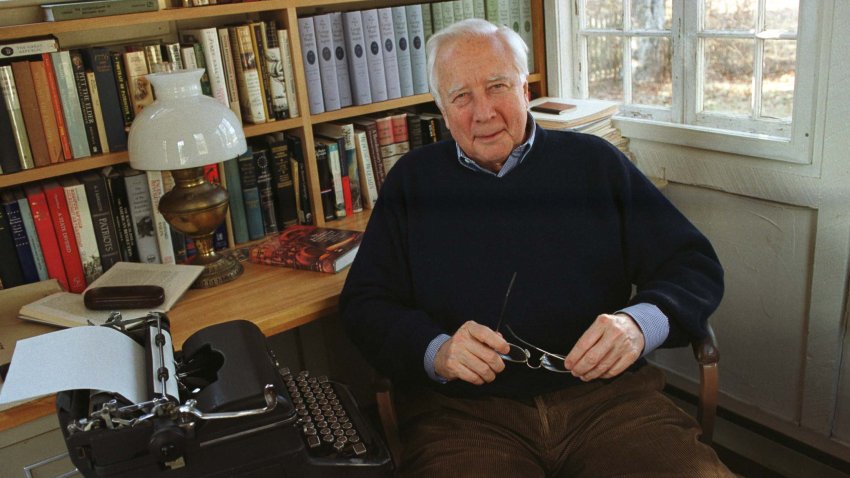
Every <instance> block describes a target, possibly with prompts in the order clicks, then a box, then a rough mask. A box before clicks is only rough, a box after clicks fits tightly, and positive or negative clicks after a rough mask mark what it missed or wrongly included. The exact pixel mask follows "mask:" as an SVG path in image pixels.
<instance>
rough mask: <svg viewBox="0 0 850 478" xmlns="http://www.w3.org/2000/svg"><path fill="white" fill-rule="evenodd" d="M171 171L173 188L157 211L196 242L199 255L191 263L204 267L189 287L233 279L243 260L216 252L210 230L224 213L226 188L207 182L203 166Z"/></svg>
mask: <svg viewBox="0 0 850 478" xmlns="http://www.w3.org/2000/svg"><path fill="white" fill-rule="evenodd" d="M171 175H172V176H173V177H174V183H175V185H174V189H172V190H171V191H169V192H167V193H165V194H164V195H163V196H162V199H160V201H159V211H160V212H161V213H162V215H163V216H164V217H165V220H166V221H168V223H169V224H170V225H171V226H172V227H173V228H174V229H176V230H178V231H180V232H182V233H184V234H186V235H188V236H189V237H191V238H192V239H193V240H194V242H195V248H196V249H197V251H198V255H197V256H195V259H194V260H193V261H192V263H193V264H195V265H201V266H204V271H203V272H202V273H201V275H200V276H199V277H198V279H197V280H195V283H194V284H192V287H193V288H195V289H203V288H208V287H215V286H217V285H220V284H224V283H226V282H230V281H232V280H234V279H236V278H237V277H239V275H240V274H242V271H243V267H242V264H240V263H239V261H238V260H237V259H236V258H234V257H233V256H231V255H223V256H222V255H219V254H218V253H217V252H216V250H215V248H214V247H213V234H214V233H215V230H216V229H217V228H218V226H219V225H221V223H223V222H224V217H225V215H226V214H227V206H228V197H229V196H228V194H227V191H226V190H225V189H224V188H222V187H221V186H219V185H217V184H211V183H209V182H207V180H206V178H205V177H204V168H203V167H197V168H187V169H175V170H172V171H171Z"/></svg>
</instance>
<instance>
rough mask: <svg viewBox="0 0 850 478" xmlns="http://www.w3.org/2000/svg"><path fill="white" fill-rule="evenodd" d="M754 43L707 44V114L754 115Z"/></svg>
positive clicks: (720, 41)
mask: <svg viewBox="0 0 850 478" xmlns="http://www.w3.org/2000/svg"><path fill="white" fill-rule="evenodd" d="M753 45H754V42H753V41H752V40H727V39H716V38H709V39H706V40H705V84H704V86H703V111H711V112H718V113H719V112H723V113H741V114H746V115H749V114H751V113H752V96H753Z"/></svg>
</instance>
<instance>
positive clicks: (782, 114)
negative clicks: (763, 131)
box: [762, 40, 797, 121]
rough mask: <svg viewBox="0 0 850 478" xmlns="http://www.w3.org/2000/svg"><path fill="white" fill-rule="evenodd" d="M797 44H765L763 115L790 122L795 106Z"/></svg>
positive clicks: (779, 41) (773, 42)
mask: <svg viewBox="0 0 850 478" xmlns="http://www.w3.org/2000/svg"><path fill="white" fill-rule="evenodd" d="M796 50H797V42H795V41H793V40H768V41H765V42H764V78H763V79H762V115H763V116H768V117H771V118H781V119H785V120H788V121H790V120H791V110H792V106H793V105H794V81H795V78H796V71H795V62H794V60H795V58H796V56H797V55H796Z"/></svg>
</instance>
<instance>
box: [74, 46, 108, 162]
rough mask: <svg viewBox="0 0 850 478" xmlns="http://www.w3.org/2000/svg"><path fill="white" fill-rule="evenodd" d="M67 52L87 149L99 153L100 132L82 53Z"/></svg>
mask: <svg viewBox="0 0 850 478" xmlns="http://www.w3.org/2000/svg"><path fill="white" fill-rule="evenodd" d="M68 54H69V55H70V56H71V66H72V68H73V73H74V82H75V84H76V86H77V95H78V96H79V98H80V109H81V112H82V115H83V127H84V128H85V132H86V139H87V140H88V145H89V151H90V152H91V154H100V153H102V152H103V151H102V150H101V148H100V134H99V132H98V130H97V121H96V120H95V114H94V105H93V104H92V99H91V90H89V85H88V82H87V81H86V68H85V65H83V54H82V53H81V52H80V50H70V51H69V52H68Z"/></svg>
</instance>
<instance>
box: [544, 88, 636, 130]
mask: <svg viewBox="0 0 850 478" xmlns="http://www.w3.org/2000/svg"><path fill="white" fill-rule="evenodd" d="M547 102H548V103H551V102H556V103H566V104H571V105H575V108H573V109H570V110H568V111H563V112H561V113H560V114H551V113H542V112H539V111H535V108H536V107H537V106H538V105H541V104H544V103H547ZM619 108H620V104H619V103H618V102H616V101H607V100H580V99H575V98H553V97H548V96H544V97H541V98H536V99H534V100H532V101H531V102H530V103H529V109H530V110H531V116H532V117H533V118H534V121H536V122H537V124H539V125H540V126H541V127H543V128H549V129H573V128H577V127H579V126H582V125H586V124H588V123H592V122H594V121H598V120H600V119H603V118H606V117H610V116H613V115H615V114H616V113H617V111H619Z"/></svg>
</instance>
